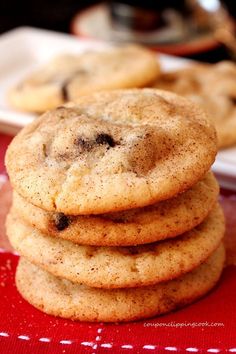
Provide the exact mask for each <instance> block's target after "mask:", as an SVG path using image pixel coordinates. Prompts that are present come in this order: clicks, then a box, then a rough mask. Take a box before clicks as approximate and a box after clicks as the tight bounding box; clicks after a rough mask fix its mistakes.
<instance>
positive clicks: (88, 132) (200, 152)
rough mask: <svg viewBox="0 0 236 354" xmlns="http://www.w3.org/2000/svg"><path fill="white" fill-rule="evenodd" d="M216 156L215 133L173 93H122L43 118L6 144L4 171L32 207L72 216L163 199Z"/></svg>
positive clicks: (192, 107)
mask: <svg viewBox="0 0 236 354" xmlns="http://www.w3.org/2000/svg"><path fill="white" fill-rule="evenodd" d="M215 155H216V135H215V130H214V128H213V126H212V125H211V124H210V123H209V120H208V119H207V117H206V116H205V114H204V112H202V111H201V110H200V109H199V108H198V107H196V106H195V105H194V104H193V103H191V102H189V101H188V100H186V99H185V98H182V97H179V96H177V95H175V94H172V93H169V92H165V91H160V90H154V89H143V90H120V91H110V92H106V93H105V92H103V93H98V94H94V95H91V96H84V97H83V98H81V99H80V100H79V101H78V103H77V104H70V106H67V107H61V108H58V109H56V110H54V111H52V112H48V113H46V114H44V115H43V116H42V117H40V118H38V119H36V120H35V121H34V122H33V123H31V124H30V125H29V126H27V127H25V128H24V129H23V130H22V131H21V132H20V133H19V134H18V136H16V137H15V138H14V139H13V141H12V143H11V144H10V146H9V148H8V151H7V154H6V165H7V170H8V173H9V176H10V179H11V182H12V184H13V186H14V188H15V189H16V191H17V192H18V193H19V194H20V195H22V196H23V197H24V198H25V199H27V200H28V201H29V202H31V203H32V204H35V205H36V206H39V207H41V208H43V209H46V210H49V211H58V212H63V213H65V214H70V215H80V214H101V213H107V212H112V211H118V210H127V209H131V208H137V207H142V206H146V205H149V204H153V203H155V202H158V201H161V200H165V199H169V198H171V197H173V196H175V195H177V194H178V193H180V192H183V191H185V190H187V189H188V188H190V187H191V186H192V185H194V184H195V183H196V182H197V181H198V180H200V179H201V178H202V177H203V176H204V174H205V173H206V172H207V171H208V169H209V168H210V166H211V164H212V163H213V161H214V158H215Z"/></svg>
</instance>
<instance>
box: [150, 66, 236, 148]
mask: <svg viewBox="0 0 236 354" xmlns="http://www.w3.org/2000/svg"><path fill="white" fill-rule="evenodd" d="M155 87H157V88H159V89H164V90H168V91H172V92H175V93H177V94H180V95H183V96H185V97H187V98H190V99H191V100H192V101H193V102H196V103H198V104H200V105H201V106H202V108H203V109H204V110H205V111H206V112H207V113H208V116H209V118H210V119H211V120H212V122H213V123H214V124H215V127H216V130H217V134H218V142H219V147H220V148H223V147H227V146H230V145H233V144H236V65H235V64H234V63H231V62H221V63H219V64H215V65H193V66H191V67H189V68H186V69H181V70H178V71H175V72H170V73H164V74H162V76H161V77H160V79H158V81H157V82H156V84H155Z"/></svg>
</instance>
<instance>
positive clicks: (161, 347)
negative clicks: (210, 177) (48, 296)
mask: <svg viewBox="0 0 236 354" xmlns="http://www.w3.org/2000/svg"><path fill="white" fill-rule="evenodd" d="M9 141H10V138H9V137H6V136H4V135H1V134H0V156H1V159H0V173H1V172H3V170H4V168H3V164H2V159H3V155H4V151H5V148H6V146H7V144H8V142H9ZM2 193H3V192H2ZM0 199H1V190H0ZM222 204H223V206H224V208H225V211H226V212H227V215H226V218H227V221H228V230H227V235H228V236H229V237H231V238H232V237H233V236H234V237H236V235H235V233H234V235H233V233H231V230H235V226H236V221H235V217H234V212H235V211H234V210H233V208H235V207H236V194H234V193H228V192H227V193H226V194H225V196H224V197H223V198H222ZM0 236H1V235H0ZM2 237H3V235H2ZM231 255H232V254H231ZM17 261H18V257H17V256H16V255H14V254H12V253H8V252H5V251H4V250H2V251H1V253H0V299H1V306H0V353H2V354H29V353H30V354H37V353H39V354H40V353H43V354H48V353H53V354H57V353H110V354H113V353H170V352H172V353H174V352H177V353H218V352H219V353H233V352H236V316H235V305H236V297H235V294H236V267H235V266H233V265H231V266H228V267H227V268H226V269H225V270H224V273H223V276H222V278H221V281H220V283H219V284H218V285H217V287H216V288H215V289H214V290H213V291H212V292H211V293H210V294H208V295H207V296H205V297H204V298H203V299H201V300H199V301H197V302H196V303H194V304H192V305H190V306H188V307H186V308H184V309H181V310H178V311H176V312H173V313H170V314H168V315H165V316H161V317H158V318H155V319H151V320H144V321H139V322H135V323H128V324H102V323H99V324H93V323H92V324H89V323H79V322H72V321H70V320H63V319H60V318H55V317H52V316H48V315H45V314H43V313H42V312H40V311H38V310H36V309H35V308H34V307H32V306H31V305H29V304H28V303H27V302H26V301H24V300H23V299H22V298H21V296H20V295H19V294H18V292H17V290H16V287H15V284H14V272H15V267H16V264H17ZM55 301H56V299H55ZM217 324H218V325H217ZM213 325H214V326H213Z"/></svg>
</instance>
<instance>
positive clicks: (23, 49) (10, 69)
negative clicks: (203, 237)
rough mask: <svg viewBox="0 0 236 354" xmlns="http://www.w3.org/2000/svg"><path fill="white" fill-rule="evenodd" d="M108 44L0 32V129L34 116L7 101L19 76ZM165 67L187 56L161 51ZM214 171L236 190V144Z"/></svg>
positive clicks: (31, 32) (27, 30) (41, 33)
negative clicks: (66, 55)
mask: <svg viewBox="0 0 236 354" xmlns="http://www.w3.org/2000/svg"><path fill="white" fill-rule="evenodd" d="M107 46H108V45H107V44H105V43H103V42H98V41H91V40H89V41H88V40H79V39H77V38H75V37H73V36H70V35H66V34H60V33H56V32H51V31H46V30H39V29H34V28H29V27H21V28H18V29H15V30H13V31H10V32H8V33H6V34H4V35H2V36H0V53H1V65H0V130H2V131H6V132H15V131H16V130H19V129H20V128H21V127H23V126H25V125H26V124H28V123H29V122H31V121H32V120H33V119H34V117H35V116H34V115H33V114H26V113H22V112H17V111H15V110H13V109H12V108H11V107H10V106H9V105H8V103H7V99H6V92H7V91H8V90H9V88H10V87H12V86H13V85H15V84H17V83H18V82H19V80H20V79H21V78H23V77H24V76H25V75H26V74H28V73H30V72H31V71H32V70H34V69H35V68H37V67H39V66H41V65H42V64H43V63H45V62H47V61H48V60H49V59H50V58H52V57H53V56H55V55H58V54H60V53H68V52H70V53H80V52H83V51H86V50H102V49H104V48H107ZM159 57H160V60H161V64H162V67H163V69H164V70H174V69H177V68H180V67H184V66H187V65H189V63H190V62H191V61H190V60H187V59H183V58H177V57H174V56H169V55H162V54H161V55H160V56H159ZM213 171H214V172H215V173H216V174H217V176H218V178H219V181H220V184H221V185H222V186H223V187H225V188H230V189H234V190H236V148H231V149H227V150H222V151H221V152H219V153H218V155H217V159H216V162H215V164H214V165H213Z"/></svg>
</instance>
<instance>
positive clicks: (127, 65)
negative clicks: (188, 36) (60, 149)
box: [9, 45, 160, 112]
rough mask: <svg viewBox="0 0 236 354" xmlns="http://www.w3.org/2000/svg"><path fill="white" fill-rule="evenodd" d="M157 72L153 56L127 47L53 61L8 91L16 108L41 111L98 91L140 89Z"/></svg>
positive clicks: (148, 52)
mask: <svg viewBox="0 0 236 354" xmlns="http://www.w3.org/2000/svg"><path fill="white" fill-rule="evenodd" d="M159 73H160V65H159V63H158V59H157V56H156V55H155V54H154V53H152V52H151V51H149V50H148V49H146V48H144V47H141V46H136V45H130V46H126V47H125V46H124V47H116V48H110V49H107V50H106V51H102V52H92V51H88V52H85V53H83V54H80V55H62V56H59V57H56V58H54V59H53V60H52V61H51V62H49V63H48V64H46V65H45V66H44V67H43V68H41V69H39V70H38V71H37V72H35V73H32V74H31V75H30V76H29V77H28V78H26V79H25V80H23V81H22V82H21V83H20V84H18V85H17V86H16V87H15V88H13V89H12V90H11V91H10V92H9V101H10V103H11V104H12V105H13V106H15V107H16V108H18V109H21V110H25V111H33V112H44V111H46V110H49V109H53V108H56V107H57V106H59V105H61V104H63V103H64V102H67V101H73V100H75V99H76V98H78V97H79V96H81V95H86V94H91V93H92V92H96V91H101V90H113V89H119V88H135V87H144V86H146V85H148V84H150V83H151V82H153V81H154V80H155V79H156V78H157V76H158V75H159Z"/></svg>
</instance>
